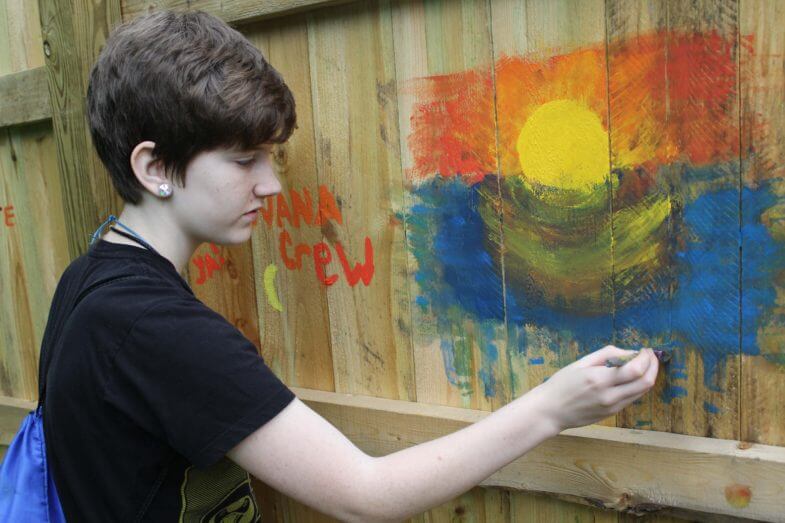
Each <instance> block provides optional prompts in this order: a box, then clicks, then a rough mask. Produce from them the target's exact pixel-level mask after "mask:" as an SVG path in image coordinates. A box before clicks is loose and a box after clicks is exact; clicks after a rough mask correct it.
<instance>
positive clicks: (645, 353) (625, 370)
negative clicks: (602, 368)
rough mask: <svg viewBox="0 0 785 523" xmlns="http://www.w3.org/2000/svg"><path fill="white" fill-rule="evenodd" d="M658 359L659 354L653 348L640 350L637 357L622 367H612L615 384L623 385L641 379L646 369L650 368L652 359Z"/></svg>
mask: <svg viewBox="0 0 785 523" xmlns="http://www.w3.org/2000/svg"><path fill="white" fill-rule="evenodd" d="M656 359H657V356H655V355H654V352H653V351H652V350H651V349H644V350H642V351H640V353H638V355H637V356H636V357H634V358H633V359H631V360H630V361H628V362H627V363H625V364H624V365H622V366H621V367H616V368H614V369H612V370H613V372H614V378H613V384H614V385H621V384H622V383H628V382H631V381H635V380H638V379H640V378H641V377H643V376H644V375H645V374H646V371H648V370H649V366H651V362H652V360H656Z"/></svg>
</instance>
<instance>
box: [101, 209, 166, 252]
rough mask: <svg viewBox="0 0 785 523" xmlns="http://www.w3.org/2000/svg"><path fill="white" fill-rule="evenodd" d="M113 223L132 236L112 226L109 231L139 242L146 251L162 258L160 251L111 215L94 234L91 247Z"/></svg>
mask: <svg viewBox="0 0 785 523" xmlns="http://www.w3.org/2000/svg"><path fill="white" fill-rule="evenodd" d="M112 223H117V225H119V226H120V227H122V228H123V229H125V230H126V231H128V232H130V233H131V234H127V233H124V232H123V231H120V230H118V229H115V228H114V227H111V226H110V227H109V230H111V231H114V232H115V233H117V234H119V235H120V236H125V237H126V238H128V239H129V240H133V241H135V242H137V243H138V244H140V245H141V246H142V247H144V248H146V249H148V250H150V251H153V252H154V253H155V254H158V255H159V256H160V253H159V252H158V251H156V250H155V249H153V247H152V246H151V245H150V244H149V243H147V242H146V241H144V239H143V238H142V237H141V236H140V235H138V234H137V233H135V232H134V231H133V230H132V229H131V228H130V227H128V226H126V225H125V224H123V223H121V222H120V220H118V219H117V216H115V215H114V214H110V215H109V217H108V218H107V219H106V221H104V223H102V224H101V226H100V227H98V229H97V230H96V231H95V232H94V233H93V236H92V238H91V239H90V245H92V244H93V243H95V242H96V240H98V238H99V237H100V236H101V232H102V231H103V230H104V227H106V226H107V225H111V224H112Z"/></svg>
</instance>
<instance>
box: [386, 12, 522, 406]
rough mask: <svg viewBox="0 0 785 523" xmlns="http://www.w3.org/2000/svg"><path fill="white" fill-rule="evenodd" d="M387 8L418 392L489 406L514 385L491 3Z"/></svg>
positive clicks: (447, 401) (434, 399)
mask: <svg viewBox="0 0 785 523" xmlns="http://www.w3.org/2000/svg"><path fill="white" fill-rule="evenodd" d="M393 13H394V17H393V23H394V28H395V30H394V34H395V56H396V75H397V91H398V105H399V113H400V116H399V125H400V128H401V140H400V144H401V152H400V154H401V162H402V166H403V171H404V173H405V180H404V183H405V202H406V207H405V213H404V214H403V216H402V219H403V221H404V224H405V228H406V237H407V246H408V258H409V261H408V263H409V287H410V292H411V300H412V304H411V310H412V326H413V334H412V335H413V338H414V345H415V348H414V353H415V359H416V365H415V367H416V376H417V399H418V401H424V402H428V403H437V404H442V405H453V406H465V407H473V408H477V409H484V410H493V409H494V408H498V407H500V406H502V405H504V404H505V403H506V402H507V401H508V400H509V397H510V389H511V385H510V377H509V372H507V370H506V361H507V358H506V349H505V347H506V336H505V332H504V299H503V295H504V290H503V282H502V277H501V274H502V267H501V255H500V251H501V244H500V234H499V214H498V212H497V210H498V208H499V205H498V202H499V197H498V192H499V187H498V179H497V176H496V172H497V168H496V165H497V163H496V153H495V150H496V143H495V135H494V129H495V118H494V115H493V86H492V75H491V66H492V60H493V58H492V54H491V35H490V27H489V24H490V18H489V16H490V14H489V10H488V6H487V4H486V3H485V2H449V1H446V2H442V1H435V2H423V1H416V0H412V1H405V2H398V3H396V6H395V9H394V11H393ZM455 34H461V35H465V38H464V39H463V40H461V41H460V45H455V43H454V40H453V38H454V35H455ZM480 208H482V209H488V214H489V216H490V218H489V221H490V223H489V224H485V223H483V218H482V217H481V215H480ZM485 240H487V242H486V241H485ZM486 249H487V250H486ZM462 285H465V286H466V287H461V286H462Z"/></svg>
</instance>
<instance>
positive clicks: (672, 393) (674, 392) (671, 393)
mask: <svg viewBox="0 0 785 523" xmlns="http://www.w3.org/2000/svg"><path fill="white" fill-rule="evenodd" d="M686 396H687V389H685V388H684V387H679V386H677V385H669V386H667V387H665V390H663V401H664V402H665V403H670V402H671V400H672V399H675V398H684V397H686Z"/></svg>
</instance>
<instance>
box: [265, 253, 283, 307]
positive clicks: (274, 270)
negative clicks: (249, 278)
mask: <svg viewBox="0 0 785 523" xmlns="http://www.w3.org/2000/svg"><path fill="white" fill-rule="evenodd" d="M276 274H278V267H276V266H275V264H274V263H271V264H270V265H268V266H267V268H266V269H265V270H264V292H265V294H267V302H268V303H269V304H270V307H272V308H273V309H275V310H277V311H278V312H283V305H281V301H280V300H279V299H278V291H276V290H275V275H276Z"/></svg>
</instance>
